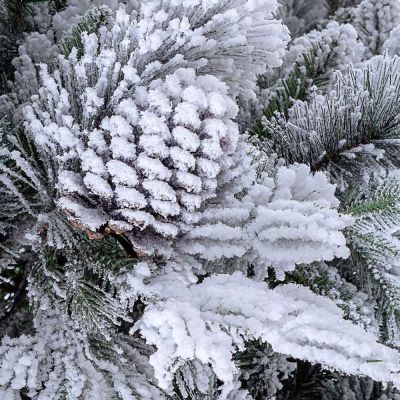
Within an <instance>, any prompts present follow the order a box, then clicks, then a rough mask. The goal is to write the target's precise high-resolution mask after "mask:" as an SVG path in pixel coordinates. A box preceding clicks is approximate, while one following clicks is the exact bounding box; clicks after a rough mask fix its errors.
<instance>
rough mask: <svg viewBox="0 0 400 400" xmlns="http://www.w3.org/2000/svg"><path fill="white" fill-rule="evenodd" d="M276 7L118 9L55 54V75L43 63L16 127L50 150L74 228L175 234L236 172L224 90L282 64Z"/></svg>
mask: <svg viewBox="0 0 400 400" xmlns="http://www.w3.org/2000/svg"><path fill="white" fill-rule="evenodd" d="M275 8H276V3H275V2H274V1H270V0H263V1H256V2H254V1H252V2H248V1H244V0H242V1H228V2H226V1H224V2H221V1H215V2H212V3H209V2H199V1H192V2H184V3H182V4H181V3H180V2H179V3H176V2H168V3H166V2H161V3H159V2H150V1H149V2H143V3H142V6H141V10H140V13H139V16H137V15H136V14H135V13H133V14H132V15H128V14H127V13H126V12H125V11H124V10H123V9H120V10H119V11H118V12H117V13H116V15H115V23H114V25H113V26H112V27H111V28H110V29H109V30H108V29H107V28H105V27H103V28H100V30H99V33H98V35H96V34H90V35H88V34H85V33H84V34H83V35H82V41H83V46H84V52H83V55H82V57H80V58H78V56H77V52H76V51H72V52H71V54H70V55H69V56H68V57H65V56H60V57H59V60H58V69H56V70H55V71H54V72H50V71H49V68H48V66H46V65H42V66H41V68H40V71H39V75H40V79H41V87H40V89H39V93H38V95H34V96H33V97H32V100H31V104H30V105H28V106H26V107H25V109H24V118H25V121H26V124H25V126H26V128H27V129H28V131H29V132H30V133H31V134H32V136H33V137H34V138H35V141H36V143H37V144H38V145H39V146H41V147H44V148H48V150H49V151H50V152H51V153H53V154H57V155H58V158H59V162H60V166H61V172H60V179H59V189H60V192H61V193H62V194H63V196H62V197H61V198H60V200H59V206H60V208H61V209H62V210H64V211H65V212H66V213H67V214H68V215H69V216H70V218H71V220H73V221H74V223H75V224H76V225H77V226H80V227H82V228H84V229H88V230H92V231H95V230H98V229H99V228H100V227H104V226H105V225H106V224H108V225H109V227H111V228H112V229H113V230H115V231H117V232H124V231H130V230H132V231H144V230H146V229H151V230H152V231H155V232H157V234H158V235H160V236H164V237H174V236H176V235H177V234H178V233H179V232H180V231H181V230H182V229H185V226H186V225H187V224H188V223H192V222H193V221H195V220H196V218H198V217H196V215H195V213H196V211H198V210H199V209H200V208H201V207H202V206H203V205H204V202H205V201H206V200H208V199H210V198H213V197H215V196H216V190H217V187H218V186H219V179H221V177H222V176H223V177H224V179H227V182H228V181H229V180H232V179H233V178H235V176H233V175H234V172H232V173H231V174H229V170H230V169H231V161H230V159H231V158H232V155H233V154H234V153H235V151H236V148H237V142H238V128H237V126H236V124H235V123H234V122H233V119H234V118H235V116H236V114H237V106H236V104H235V102H234V101H233V100H232V97H231V96H233V95H234V94H235V93H238V92H241V91H243V92H244V93H249V92H251V89H252V87H253V85H254V80H255V75H256V74H257V73H259V72H262V71H263V70H264V69H265V66H266V65H269V66H270V67H272V66H276V65H279V63H280V56H281V55H282V49H283V46H284V43H285V40H286V39H287V32H286V30H285V29H284V28H283V26H282V25H281V23H280V22H278V21H276V20H274V19H273V18H272V14H271V13H272V12H273V11H274V10H275ZM272 32H273V36H272V37H271V40H269V41H265V40H262V37H263V36H265V35H267V34H271V33H272ZM222 60H223V61H222ZM222 63H223V68H222ZM209 74H213V75H215V76H212V75H209ZM221 79H222V81H221ZM71 165H72V166H74V167H73V168H72V170H71V169H70V166H71ZM75 165H80V168H79V169H77V168H76V167H75ZM230 175H231V177H230Z"/></svg>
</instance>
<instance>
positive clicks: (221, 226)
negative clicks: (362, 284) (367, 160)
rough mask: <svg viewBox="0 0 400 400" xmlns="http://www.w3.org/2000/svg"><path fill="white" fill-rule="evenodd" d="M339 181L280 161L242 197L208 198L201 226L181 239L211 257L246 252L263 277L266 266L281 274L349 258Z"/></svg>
mask: <svg viewBox="0 0 400 400" xmlns="http://www.w3.org/2000/svg"><path fill="white" fill-rule="evenodd" d="M334 192H335V186H334V185H331V184H330V183H329V181H328V179H327V176H326V175H325V174H324V173H322V172H318V173H316V174H315V175H313V174H311V173H310V169H309V167H307V166H305V165H294V166H291V167H281V168H279V169H278V170H277V176H276V178H275V179H273V178H268V177H263V179H262V181H260V182H259V183H258V184H255V185H254V186H253V187H251V188H250V189H249V191H248V194H247V195H246V196H245V197H244V198H243V199H241V200H238V199H237V198H235V196H233V195H231V194H229V192H226V193H224V194H225V196H224V197H220V198H219V199H218V202H217V203H216V204H209V206H208V207H207V209H206V210H205V211H204V213H203V215H202V219H201V220H200V221H199V222H198V224H197V226H196V227H195V228H193V229H192V230H191V231H190V232H189V233H188V234H186V235H185V236H184V237H183V238H182V239H181V240H180V241H178V242H177V247H178V248H179V249H181V250H182V251H184V252H185V253H187V254H192V255H197V256H199V257H201V258H202V259H205V260H208V261H215V260H218V259H219V258H222V257H225V258H234V257H243V256H245V258H246V259H247V260H248V261H250V262H251V263H252V265H253V266H254V267H255V273H256V276H257V277H258V278H259V279H263V278H264V277H265V274H266V273H267V268H266V267H268V266H272V267H274V269H275V271H276V273H277V276H278V277H279V278H283V276H284V273H285V272H286V271H290V270H293V269H294V267H295V266H296V265H298V264H303V263H311V262H313V261H321V260H326V261H328V260H332V259H333V258H335V257H342V258H347V257H348V256H349V251H348V249H347V247H346V239H345V237H344V235H343V233H342V232H341V231H342V230H343V229H344V228H345V227H346V226H348V225H349V224H351V219H350V218H348V217H345V216H341V215H340V214H339V213H338V211H337V210H336V208H337V206H338V200H337V199H336V198H335V195H334Z"/></svg>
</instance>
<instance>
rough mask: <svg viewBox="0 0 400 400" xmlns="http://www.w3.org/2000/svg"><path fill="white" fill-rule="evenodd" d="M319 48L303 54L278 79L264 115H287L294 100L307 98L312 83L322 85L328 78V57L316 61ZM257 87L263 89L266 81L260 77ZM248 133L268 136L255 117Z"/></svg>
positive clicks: (270, 116) (266, 85)
mask: <svg viewBox="0 0 400 400" xmlns="http://www.w3.org/2000/svg"><path fill="white" fill-rule="evenodd" d="M319 51H320V48H319V47H318V46H315V47H313V48H312V49H311V50H309V51H308V53H306V54H303V59H302V60H301V61H297V62H296V63H295V65H294V67H293V69H292V71H291V72H290V73H289V74H288V76H287V77H285V78H283V79H281V80H280V82H279V83H278V84H277V87H276V89H275V90H274V95H273V96H272V97H271V99H270V100H269V102H268V104H267V106H266V108H265V109H264V112H263V114H264V117H265V118H267V119H271V118H272V117H273V116H274V115H275V113H281V114H283V115H285V116H286V117H288V112H289V109H290V108H291V107H292V105H293V102H294V101H295V100H308V98H309V95H310V88H311V87H312V86H314V85H316V86H318V87H322V86H323V85H324V84H325V83H326V82H327V81H328V79H329V77H328V76H327V75H326V71H327V69H329V66H330V65H329V64H330V58H329V57H328V58H327V59H326V60H324V62H322V63H320V62H318V54H319ZM259 87H260V88H261V89H265V88H267V87H268V82H267V81H265V78H264V80H263V77H261V78H260V81H259ZM250 134H252V135H256V136H258V137H264V136H268V131H267V130H265V129H264V127H263V124H262V123H261V120H259V119H257V120H256V123H255V125H254V126H253V127H252V129H251V130H250Z"/></svg>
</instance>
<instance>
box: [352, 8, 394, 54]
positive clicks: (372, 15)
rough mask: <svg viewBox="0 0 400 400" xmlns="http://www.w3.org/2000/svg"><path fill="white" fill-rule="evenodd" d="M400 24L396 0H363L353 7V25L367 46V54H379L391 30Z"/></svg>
mask: <svg viewBox="0 0 400 400" xmlns="http://www.w3.org/2000/svg"><path fill="white" fill-rule="evenodd" d="M399 24H400V3H399V2H398V1H397V0H363V1H362V2H361V3H360V4H359V5H358V6H357V8H356V9H355V18H354V25H355V26H356V27H357V29H358V32H359V36H360V38H361V40H362V41H363V42H364V44H365V45H366V48H367V55H368V56H372V55H374V54H380V53H381V52H382V50H384V49H385V46H384V43H385V42H386V41H387V40H388V39H389V37H390V34H391V31H392V30H393V29H394V28H395V27H397V26H398V25H399Z"/></svg>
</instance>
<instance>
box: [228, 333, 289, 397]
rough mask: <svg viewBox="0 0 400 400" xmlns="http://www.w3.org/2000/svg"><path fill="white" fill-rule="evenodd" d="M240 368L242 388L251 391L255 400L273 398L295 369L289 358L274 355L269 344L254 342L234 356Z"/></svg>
mask: <svg viewBox="0 0 400 400" xmlns="http://www.w3.org/2000/svg"><path fill="white" fill-rule="evenodd" d="M234 359H235V362H236V364H237V366H238V367H239V368H240V373H241V374H240V380H241V382H242V388H243V389H246V390H248V391H249V393H250V394H251V395H252V396H253V398H254V399H255V400H262V399H270V398H273V396H274V395H275V393H276V391H277V389H280V388H281V387H282V385H281V383H280V382H281V381H283V380H285V379H288V378H289V376H290V374H291V372H292V370H293V369H294V367H295V364H294V363H293V362H290V361H288V360H287V357H286V356H284V355H281V354H277V353H274V352H273V351H272V348H271V346H270V345H269V344H268V343H263V342H261V341H260V340H254V341H252V342H250V343H247V345H246V349H245V350H244V351H242V352H239V353H237V354H235V356H234Z"/></svg>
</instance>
